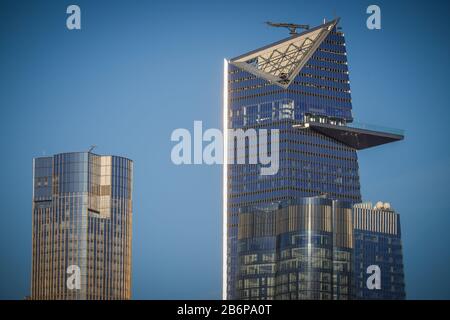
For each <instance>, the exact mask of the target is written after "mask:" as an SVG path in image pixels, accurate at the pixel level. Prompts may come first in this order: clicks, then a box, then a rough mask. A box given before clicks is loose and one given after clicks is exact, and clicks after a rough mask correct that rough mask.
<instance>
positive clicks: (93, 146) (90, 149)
mask: <svg viewBox="0 0 450 320" xmlns="http://www.w3.org/2000/svg"><path fill="white" fill-rule="evenodd" d="M95 148H97V146H96V145H95V144H94V145H92V146H91V147H90V148H89V150H88V153H91V152H92V150H94V149H95Z"/></svg>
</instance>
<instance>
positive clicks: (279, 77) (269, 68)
mask: <svg viewBox="0 0 450 320" xmlns="http://www.w3.org/2000/svg"><path fill="white" fill-rule="evenodd" d="M338 22H339V19H335V20H333V21H330V22H328V23H325V24H322V25H320V26H318V27H316V28H313V29H311V30H307V31H305V32H303V33H300V34H298V35H294V36H292V37H289V38H287V39H284V40H281V41H278V42H276V43H273V44H270V45H268V46H265V47H263V48H260V49H257V50H254V51H252V52H249V53H247V54H244V55H241V56H239V57H236V58H234V59H231V61H230V63H231V64H233V65H235V66H237V67H239V68H241V69H244V70H245V71H247V72H250V73H252V74H254V75H256V76H258V77H261V78H264V79H266V80H267V81H270V82H272V83H274V84H277V85H279V86H281V87H283V88H285V89H286V88H287V87H288V86H289V85H290V84H291V82H292V80H294V78H295V77H296V76H297V74H298V73H299V72H300V70H301V69H302V68H303V66H304V65H305V64H306V62H308V60H309V58H310V57H311V56H312V55H313V53H314V52H315V51H316V50H317V48H318V47H319V46H320V44H321V43H322V42H323V40H325V38H326V37H327V35H328V34H329V33H330V31H331V30H332V29H333V28H334V27H335V26H336V24H337V23H338Z"/></svg>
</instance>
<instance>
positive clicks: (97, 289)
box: [31, 152, 133, 300]
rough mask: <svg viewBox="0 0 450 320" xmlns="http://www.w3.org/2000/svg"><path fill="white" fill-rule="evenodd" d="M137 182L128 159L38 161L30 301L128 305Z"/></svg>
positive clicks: (73, 156)
mask: <svg viewBox="0 0 450 320" xmlns="http://www.w3.org/2000/svg"><path fill="white" fill-rule="evenodd" d="M132 182H133V162H132V161H131V160H129V159H126V158H123V157H118V156H101V155H97V154H94V153H91V152H74V153H62V154H56V155H54V156H50V157H40V158H35V159H34V161H33V215H32V217H33V237H32V274H31V298H32V299H39V300H41V299H83V300H84V299H101V300H102V299H130V298H131V235H132V228H131V227H132ZM74 270H78V271H79V274H77V275H78V278H79V279H78V281H79V282H78V283H79V287H74V286H70V285H68V282H70V281H71V279H70V277H71V275H73V274H74Z"/></svg>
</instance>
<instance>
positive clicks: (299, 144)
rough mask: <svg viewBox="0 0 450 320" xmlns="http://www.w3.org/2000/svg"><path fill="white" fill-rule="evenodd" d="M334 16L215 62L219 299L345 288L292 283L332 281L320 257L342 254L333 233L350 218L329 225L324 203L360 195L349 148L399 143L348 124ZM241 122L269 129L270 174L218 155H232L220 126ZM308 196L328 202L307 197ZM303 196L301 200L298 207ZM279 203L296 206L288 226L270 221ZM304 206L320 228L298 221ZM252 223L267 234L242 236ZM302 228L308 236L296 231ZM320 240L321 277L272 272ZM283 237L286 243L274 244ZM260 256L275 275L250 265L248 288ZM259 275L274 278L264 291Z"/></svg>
mask: <svg viewBox="0 0 450 320" xmlns="http://www.w3.org/2000/svg"><path fill="white" fill-rule="evenodd" d="M338 23H339V19H335V20H333V21H330V22H327V23H324V24H322V25H319V26H317V27H315V28H312V29H309V30H306V31H305V32H303V33H300V34H293V35H292V36H290V37H289V38H286V39H283V40H280V41H278V42H275V43H272V44H269V45H266V46H264V47H262V48H259V49H256V50H253V51H250V52H248V53H245V54H243V55H240V56H238V57H236V58H233V59H230V60H226V61H225V68H224V123H223V126H224V132H225V134H224V136H225V146H226V147H225V152H224V153H225V159H226V160H225V161H227V162H226V163H225V165H224V172H223V182H224V185H223V191H224V192H223V226H224V228H223V235H224V239H223V298H224V299H235V298H242V297H243V295H247V294H250V295H249V296H248V298H258V299H266V298H283V299H284V298H287V299H289V298H294V299H295V298H302V297H305V298H324V299H328V298H333V299H340V298H348V297H349V296H350V295H351V294H350V292H349V290H350V287H351V283H350V282H351V281H350V280H349V279H347V280H348V281H347V284H346V286H347V288H343V290H339V288H338V289H336V288H337V287H339V286H341V284H339V283H333V282H330V283H329V286H324V287H326V288H328V289H324V290H318V291H317V290H316V291H317V292H321V293H323V294H319V295H316V294H315V293H313V291H314V290H312V291H311V290H308V289H307V288H306V289H305V290H306V291H305V290H303V291H302V292H300V291H301V290H300V289H299V287H300V286H301V285H302V284H303V283H304V281H303V280H305V279H306V280H305V281H307V282H308V283H310V284H311V283H314V281H316V280H317V277H322V276H324V277H325V278H326V279H328V277H329V276H330V277H331V278H333V277H334V278H336V273H335V272H334V271H333V270H338V266H337V265H338V264H339V261H338V260H336V259H334V258H330V257H333V256H334V253H335V252H336V249H339V248H341V249H343V250H346V249H349V252H350V253H351V252H352V249H351V248H352V245H353V240H352V239H348V241H347V242H345V241H344V242H342V243H341V245H342V247H339V246H336V244H337V243H338V242H336V241H337V240H336V239H337V238H339V237H338V235H339V234H341V231H342V230H346V226H345V224H346V223H347V221H350V228H351V219H348V217H347V216H346V215H345V214H344V215H343V216H342V217H345V218H342V219H344V220H342V219H341V220H339V221H340V222H339V223H338V224H336V223H333V221H335V220H333V219H334V218H333V217H334V216H335V215H334V214H333V212H338V211H339V210H338V211H335V210H334V209H333V202H335V203H337V204H338V205H339V206H342V207H343V208H350V210H351V208H352V205H353V204H354V203H359V202H361V193H360V181H359V173H358V170H359V168H358V161H357V160H358V158H357V153H356V151H357V150H361V149H365V148H369V147H373V146H377V145H380V144H384V143H388V142H393V141H398V140H401V139H403V133H402V132H401V131H398V130H387V129H380V128H375V127H371V126H368V125H360V124H356V123H355V122H354V121H353V116H352V112H351V111H352V101H351V94H350V82H349V72H348V66H347V53H346V47H345V39H344V34H343V33H342V32H341V31H339V30H338V29H337V25H338ZM250 128H253V129H279V170H278V172H277V173H276V174H274V175H266V176H263V175H261V170H260V168H261V165H260V164H244V165H243V164H232V163H229V162H228V161H229V159H230V155H229V153H233V154H234V152H235V151H236V148H237V147H236V146H234V145H233V147H228V148H227V146H229V145H228V143H229V142H228V141H227V137H228V131H229V130H231V129H243V130H246V129H250ZM248 149H250V148H248ZM251 156H252V155H249V157H251ZM311 197H313V198H314V197H319V198H326V199H328V200H320V201H319V200H313V199H308V198H311ZM336 201H337V202H336ZM305 203H310V205H309V206H306V207H305V206H304V204H305ZM286 210H288V211H289V210H290V211H292V210H293V211H292V212H296V213H292V214H291V215H290V216H289V217H290V219H293V220H292V223H293V225H295V226H296V228H294V229H289V228H288V229H283V227H282V223H281V222H279V223H277V222H276V221H281V220H282V217H283V212H284V211H286ZM314 210H315V211H317V212H321V213H320V214H319V213H318V214H317V215H319V216H321V217H322V218H321V219H319V220H320V221H321V222H320V223H323V225H322V226H321V227H320V228H319V227H317V228H316V229H314V228H313V227H311V224H309V226H308V228H306V227H305V226H306V225H304V224H302V223H303V222H304V221H303V222H301V221H300V220H299V219H302V217H305V215H306V216H308V215H311V214H312V212H313V211H314ZM324 212H329V214H325V213H324ZM280 219H281V220H280ZM308 219H309V221H313V220H314V219H315V218H314V217H311V216H309V218H308ZM256 221H267V223H269V225H270V223H273V228H275V229H273V230H269V231H271V232H269V231H268V230H265V231H264V232H269V233H268V234H264V233H263V234H264V236H263V240H264V241H262V240H261V239H259V240H261V241H262V242H258V241H257V240H255V237H256V238H258V236H260V235H261V233H259V234H258V232H256V231H251V232H256V233H251V232H250V231H249V229H248V228H253V227H254V226H253V223H255V222H256ZM266 226H267V225H266ZM291 226H292V225H291ZM328 227H329V228H328ZM327 228H328V229H327ZM252 230H253V229H252ZM339 230H341V231H339ZM284 231H286V232H287V233H286V232H284ZM249 232H250V233H249ZM346 232H347V231H345V234H346ZM312 234H315V235H316V236H317V237H318V238H317V239H316V238H314V237H312V236H310V237H309V238H308V237H307V238H305V239H306V240H304V239H303V238H302V237H303V236H304V235H312ZM350 234H352V233H351V232H350ZM286 237H287V238H286ZM296 237H300V238H302V239H303V240H302V241H303V242H299V244H298V245H296V246H294V247H290V248H289V245H288V244H289V243H291V244H292V243H295V241H296V240H295V239H296ZM322 237H324V238H323V239H325V240H323V239H322ZM321 239H322V240H323V241H328V240H326V239H334V240H333V241H331V240H330V241H331V242H329V243H328V244H327V245H324V248H319V247H320V246H319V247H318V249H321V250H322V249H323V250H322V251H323V252H322V254H323V255H324V257H328V258H327V259H329V260H330V261H331V263H333V264H334V265H335V266H334V267H332V266H329V269H330V270H331V271H330V272H329V273H330V274H329V275H321V274H319V273H314V272H309V273H305V272H306V271H304V270H312V269H311V268H309V267H308V268H309V269H308V268H307V269H301V268H300V267H299V268H298V269H296V270H294V271H295V272H296V273H297V276H296V277H292V279H293V280H292V281H291V280H289V279H290V278H289V275H288V277H287V278H286V277H285V278H283V277H281V276H280V277H278V275H279V270H280V268H281V262H282V260H283V259H284V258H286V257H292V254H293V250H294V251H297V252H303V253H301V254H300V253H296V254H298V255H297V256H296V257H294V258H292V259H293V265H302V264H301V261H303V260H305V259H306V260H308V259H310V258H311V252H309V253H308V252H306V253H305V252H304V250H303V249H304V248H311V247H312V246H313V243H312V241H315V240H317V241H319V240H320V241H322V240H321ZM244 240H245V241H244ZM242 241H244V242H242ZM271 241H272V243H271ZM304 241H306V242H304ZM308 241H309V242H308ZM284 244H286V248H285V249H282V248H283V245H284ZM271 247H273V248H276V250H275V251H273V252H269V253H268V252H265V251H266V250H269V251H270V250H272V249H270V248H271ZM268 248H269V249H268ZM297 249H298V250H297ZM248 250H250V251H251V252H250V251H249V252H247V251H248ZM283 250H287V251H285V252H284V251H283ZM289 250H290V251H289ZM339 250H340V249H339ZM282 251H283V252H282ZM288 251H289V252H288ZM319 251H320V250H319ZM267 254H269V255H270V254H273V263H274V268H275V270H274V271H273V272H275V273H276V274H275V275H270V273H269V274H265V273H264V272H265V271H267V270H268V269H264V268H263V270H265V271H260V269H259V268H253V269H252V268H250V269H251V270H252V271H251V272H252V273H255V274H258V273H260V272H262V274H265V276H260V277H259V278H260V279H259V280H258V284H257V285H256V284H255V283H256V282H257V281H256V280H254V279H253V280H249V279H247V278H246V275H247V274H246V272H247V271H248V270H249V268H247V262H249V261H252V262H251V263H262V262H263V259H269V261H270V259H271V258H268V256H267ZM344 255H345V254H343V255H338V256H339V257H343V256H344ZM308 257H309V258H308ZM348 258H349V259H351V257H348ZM255 259H256V260H255ZM309 262H311V261H309ZM347 262H348V261H347ZM347 262H346V263H347ZM320 263H326V262H324V261H323V262H320ZM294 269H295V268H294ZM302 270H303V271H302ZM294 271H292V272H291V273H292V274H293V273H294ZM336 272H337V271H336ZM345 272H346V271H345V270H344V273H345ZM348 272H351V270H348ZM260 275H261V274H260ZM254 278H257V277H256V276H254ZM338 278H339V277H338ZM344 278H345V277H344ZM344 278H343V279H344ZM286 279H287V280H286ZM301 279H303V280H301ZM245 280H247V284H248V287H246V284H245ZM252 281H253V283H252V284H250V283H251V282H252ZM343 281H346V280H343ZM261 282H264V283H265V286H266V287H267V283H269V282H271V283H274V290H275V291H274V293H273V295H272V296H270V295H269V294H268V293H267V292H268V291H271V290H267V288H266V287H261V285H260V284H261ZM316 282H317V281H316ZM319 282H320V281H319ZM319 282H317V283H319ZM324 282H327V281H326V280H324ZM284 284H286V286H284ZM252 286H253V287H252ZM255 286H256V287H255ZM286 287H288V288H289V287H291V288H294V289H292V290H293V291H295V294H292V295H291V293H293V292H292V291H290V290H287V291H286V290H285V289H286ZM252 288H253V289H254V290H252ZM255 288H257V289H258V290H256V289H255ZM333 288H334V289H333ZM247 289H248V290H247ZM269 289H271V288H269ZM252 292H253V294H254V295H252ZM339 292H341V293H339Z"/></svg>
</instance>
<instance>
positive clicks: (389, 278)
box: [354, 202, 406, 300]
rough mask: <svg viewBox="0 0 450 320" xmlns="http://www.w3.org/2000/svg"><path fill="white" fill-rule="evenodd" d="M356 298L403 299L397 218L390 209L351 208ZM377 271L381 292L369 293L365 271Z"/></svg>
mask: <svg viewBox="0 0 450 320" xmlns="http://www.w3.org/2000/svg"><path fill="white" fill-rule="evenodd" d="M354 238H355V257H354V273H355V298H356V299H389V300H399V299H400V300H401V299H405V296H406V295H405V281H404V274H403V254H402V241H401V231H400V215H399V214H398V213H396V212H395V211H394V210H393V209H391V208H390V206H389V205H388V206H384V207H383V206H379V208H377V207H373V206H372V204H371V203H370V202H368V203H363V204H355V205H354ZM371 265H376V266H378V267H379V268H380V274H381V288H380V289H377V290H375V289H371V290H370V289H369V288H368V286H367V284H366V281H367V277H368V274H367V268H368V267H369V266H371Z"/></svg>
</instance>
